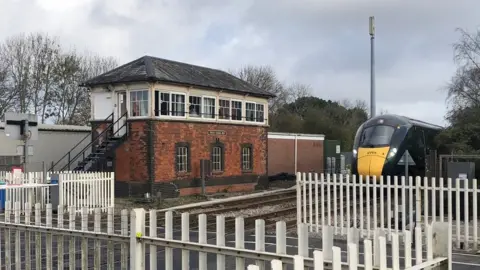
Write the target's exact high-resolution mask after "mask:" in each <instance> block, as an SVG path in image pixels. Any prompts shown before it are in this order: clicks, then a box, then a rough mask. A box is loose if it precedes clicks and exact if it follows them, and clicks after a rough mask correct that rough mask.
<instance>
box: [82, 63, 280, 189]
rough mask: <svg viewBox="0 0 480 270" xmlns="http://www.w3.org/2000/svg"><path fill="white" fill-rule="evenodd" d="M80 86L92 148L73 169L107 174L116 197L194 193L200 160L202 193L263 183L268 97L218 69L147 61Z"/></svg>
mask: <svg viewBox="0 0 480 270" xmlns="http://www.w3.org/2000/svg"><path fill="white" fill-rule="evenodd" d="M82 86H85V87H88V88H89V91H90V92H91V104H92V106H91V110H92V111H91V115H92V139H93V142H94V143H93V144H94V145H93V149H92V154H90V155H88V156H87V157H85V159H84V160H80V162H79V163H78V165H77V168H76V169H77V170H93V169H94V168H98V166H99V164H101V167H103V168H110V169H111V170H112V171H115V177H116V195H117V196H124V195H135V194H144V193H146V192H150V193H153V194H156V193H157V192H158V191H160V192H162V196H163V197H173V196H178V195H189V194H195V193H199V192H200V191H201V181H200V177H201V170H202V169H201V160H207V161H206V162H207V163H205V164H206V167H205V168H206V172H207V178H206V180H205V189H206V191H207V193H212V192H219V191H221V192H225V191H230V192H231V191H246V190H252V189H254V188H255V186H256V185H257V184H262V183H264V181H267V182H268V180H267V128H268V107H267V102H268V99H269V98H271V97H273V96H274V95H272V94H271V93H269V92H266V91H264V90H262V89H259V88H257V87H255V86H253V85H251V84H249V83H247V82H245V81H243V80H240V79H239V78H237V77H234V76H232V75H230V74H228V73H226V72H224V71H220V70H215V69H210V68H206V67H200V66H194V65H190V64H185V63H180V62H175V61H170V60H165V59H160V58H155V57H150V56H144V57H141V58H139V59H136V60H134V61H132V62H130V63H127V64H125V65H122V66H120V67H118V68H116V69H113V70H111V71H109V72H106V73H105V74H102V75H100V76H98V77H95V78H92V79H90V80H88V81H86V82H85V83H83V85H82ZM105 131H106V132H105ZM99 135H101V136H99Z"/></svg>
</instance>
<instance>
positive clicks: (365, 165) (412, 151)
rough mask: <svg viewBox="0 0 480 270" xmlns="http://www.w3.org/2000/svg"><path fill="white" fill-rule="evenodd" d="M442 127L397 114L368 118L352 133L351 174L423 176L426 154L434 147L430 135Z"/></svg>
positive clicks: (436, 132) (378, 176)
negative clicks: (353, 134)
mask: <svg viewBox="0 0 480 270" xmlns="http://www.w3.org/2000/svg"><path fill="white" fill-rule="evenodd" d="M442 130H443V127H441V126H438V125H434V124H430V123H427V122H423V121H420V120H416V119H412V118H409V117H405V116H400V115H394V114H386V115H379V116H376V117H372V118H370V119H369V120H367V121H366V122H364V123H363V124H361V125H360V127H359V128H358V130H357V132H356V134H355V139H354V143H353V150H352V151H353V153H352V164H351V165H352V166H351V171H352V174H354V175H364V176H367V175H368V176H376V177H377V179H380V176H402V175H408V176H425V173H426V166H427V156H428V154H429V152H430V150H432V149H436V145H435V140H434V138H435V136H436V135H437V134H438V133H440V132H441V131H442ZM407 152H408V154H407V155H405V153H407ZM405 163H406V164H405ZM384 179H385V178H384Z"/></svg>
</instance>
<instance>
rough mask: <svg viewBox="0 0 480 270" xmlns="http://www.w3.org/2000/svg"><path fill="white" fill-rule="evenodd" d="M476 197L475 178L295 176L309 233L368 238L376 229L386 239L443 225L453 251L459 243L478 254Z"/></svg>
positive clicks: (301, 215) (299, 210)
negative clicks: (324, 230)
mask: <svg viewBox="0 0 480 270" xmlns="http://www.w3.org/2000/svg"><path fill="white" fill-rule="evenodd" d="M384 180H385V181H384ZM392 180H393V181H392ZM478 193H479V189H478V188H477V180H476V179H473V180H471V181H469V180H461V179H455V181H453V180H452V179H450V178H448V179H443V178H439V179H435V178H431V179H429V178H426V177H425V178H420V177H417V178H415V181H414V179H413V178H412V177H409V179H408V181H405V178H404V177H392V178H390V177H386V178H385V179H384V178H383V177H382V178H381V179H378V181H377V179H376V178H375V177H362V176H359V177H356V176H355V175H353V176H350V175H324V174H320V175H319V174H315V173H297V219H298V222H299V223H306V224H308V226H309V229H310V231H316V232H318V231H319V230H320V228H321V227H322V226H326V225H328V226H333V227H334V228H335V232H336V233H337V234H341V235H346V233H347V228H349V227H351V226H353V227H355V228H359V229H360V230H361V233H362V235H363V236H365V237H372V236H373V234H374V231H375V228H383V229H384V231H385V232H386V233H387V236H388V235H390V234H391V233H393V232H395V233H403V232H404V231H405V230H406V229H410V230H413V229H414V226H415V224H418V225H419V226H421V227H425V225H426V224H428V223H429V222H434V221H446V222H448V223H449V224H450V225H451V227H452V230H453V232H454V234H453V240H454V241H455V243H456V247H457V248H461V245H462V244H463V248H464V249H469V248H473V249H475V250H477V249H478V242H479V238H478V230H479V228H478V208H477V202H478ZM462 197H463V198H462ZM403 202H404V203H403ZM462 204H463V206H462ZM470 204H471V205H470ZM462 218H463V221H462V220H461V219H462ZM454 221H455V222H454ZM388 237H390V236H388Z"/></svg>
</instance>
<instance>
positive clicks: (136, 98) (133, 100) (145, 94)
mask: <svg viewBox="0 0 480 270" xmlns="http://www.w3.org/2000/svg"><path fill="white" fill-rule="evenodd" d="M148 104H149V91H148V90H143V91H132V92H130V110H131V115H132V116H148Z"/></svg>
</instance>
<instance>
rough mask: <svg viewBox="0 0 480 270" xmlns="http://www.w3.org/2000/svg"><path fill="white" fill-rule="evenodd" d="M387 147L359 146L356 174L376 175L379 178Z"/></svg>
mask: <svg viewBox="0 0 480 270" xmlns="http://www.w3.org/2000/svg"><path fill="white" fill-rule="evenodd" d="M389 149H390V148H389V147H378V148H359V149H358V159H357V160H358V162H357V170H358V174H359V175H363V176H367V175H369V176H377V177H378V178H379V177H380V175H382V170H383V165H384V164H385V159H386V157H387V154H388V151H389ZM378 178H377V179H378Z"/></svg>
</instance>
